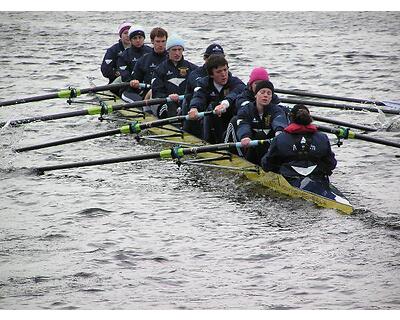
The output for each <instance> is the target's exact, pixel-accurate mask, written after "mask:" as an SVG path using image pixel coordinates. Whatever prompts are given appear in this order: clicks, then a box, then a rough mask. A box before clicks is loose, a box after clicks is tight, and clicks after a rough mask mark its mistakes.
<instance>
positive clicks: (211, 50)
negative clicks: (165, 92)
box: [182, 43, 225, 138]
mask: <svg viewBox="0 0 400 320" xmlns="http://www.w3.org/2000/svg"><path fill="white" fill-rule="evenodd" d="M214 54H217V55H218V54H219V55H222V56H223V57H224V56H225V54H224V49H223V48H222V47H221V46H220V45H219V44H217V43H212V44H210V45H209V46H208V47H207V49H206V50H205V52H204V53H203V59H204V64H203V65H202V66H201V67H199V68H197V69H196V70H193V72H192V73H191V74H190V75H189V77H188V79H187V81H186V90H185V99H184V100H183V103H182V114H183V115H187V114H188V112H189V105H190V101H191V100H192V96H193V92H194V88H196V87H197V81H198V80H199V79H201V78H204V77H206V76H207V68H206V62H207V60H208V58H209V57H210V56H211V55H214ZM202 121H203V120H198V121H190V120H184V122H183V130H185V131H186V132H189V133H192V134H194V135H195V136H197V137H199V138H200V137H201V136H202Z"/></svg>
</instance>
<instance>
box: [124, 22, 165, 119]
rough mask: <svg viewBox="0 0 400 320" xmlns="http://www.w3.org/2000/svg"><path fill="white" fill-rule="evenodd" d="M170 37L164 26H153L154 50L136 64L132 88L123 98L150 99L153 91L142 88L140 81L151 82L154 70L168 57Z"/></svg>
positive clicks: (130, 99) (134, 99)
mask: <svg viewBox="0 0 400 320" xmlns="http://www.w3.org/2000/svg"><path fill="white" fill-rule="evenodd" d="M167 39H168V33H167V31H165V30H164V29H163V28H159V27H156V28H153V29H152V30H151V32H150V40H151V43H152V44H153V50H152V51H151V52H150V53H147V54H145V55H144V56H143V57H141V58H140V59H139V60H138V61H137V62H136V64H135V67H134V69H133V73H132V79H133V80H131V81H130V88H128V89H126V90H125V91H124V93H123V94H122V99H123V100H125V101H127V102H134V101H138V100H139V99H140V100H142V99H143V98H145V99H150V98H151V91H150V90H149V89H144V90H141V89H140V87H139V84H140V83H146V84H149V85H150V84H151V82H152V79H153V76H154V70H155V69H156V68H157V66H158V65H159V64H160V63H161V62H163V61H164V60H165V59H166V58H167V55H168V53H167V51H166V50H165V47H166V44H167ZM148 110H150V108H149V107H147V108H144V111H148Z"/></svg>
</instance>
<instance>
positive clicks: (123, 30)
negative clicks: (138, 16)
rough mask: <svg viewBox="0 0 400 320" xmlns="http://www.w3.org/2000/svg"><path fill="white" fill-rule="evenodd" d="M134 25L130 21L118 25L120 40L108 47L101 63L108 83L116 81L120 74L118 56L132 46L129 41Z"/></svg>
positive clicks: (102, 71)
mask: <svg viewBox="0 0 400 320" xmlns="http://www.w3.org/2000/svg"><path fill="white" fill-rule="evenodd" d="M131 26H132V23H130V22H123V23H121V24H120V26H119V27H118V34H119V40H118V42H117V43H116V44H114V45H113V46H111V47H110V48H108V49H107V51H106V54H105V55H104V58H103V62H102V63H101V68H100V69H101V73H102V74H103V76H104V77H105V78H108V83H112V82H114V80H115V79H116V78H118V77H119V76H120V73H119V69H118V65H117V62H118V57H119V56H120V55H122V53H123V52H124V51H125V49H127V48H129V47H130V46H131V42H130V41H129V36H128V31H129V28H130V27H131Z"/></svg>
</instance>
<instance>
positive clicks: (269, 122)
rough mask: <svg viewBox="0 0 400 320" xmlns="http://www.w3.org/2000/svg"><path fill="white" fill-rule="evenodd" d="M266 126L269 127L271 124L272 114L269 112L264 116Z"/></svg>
mask: <svg viewBox="0 0 400 320" xmlns="http://www.w3.org/2000/svg"><path fill="white" fill-rule="evenodd" d="M264 126H265V127H264V128H269V127H270V126H271V116H270V115H269V114H268V115H266V116H265V118H264Z"/></svg>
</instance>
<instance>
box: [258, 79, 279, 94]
mask: <svg viewBox="0 0 400 320" xmlns="http://www.w3.org/2000/svg"><path fill="white" fill-rule="evenodd" d="M264 88H268V89H270V90H271V91H272V93H274V85H273V84H272V82H271V81H269V80H262V81H260V82H258V83H257V84H256V89H255V92H254V93H255V94H257V92H258V91H260V90H261V89H264Z"/></svg>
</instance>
